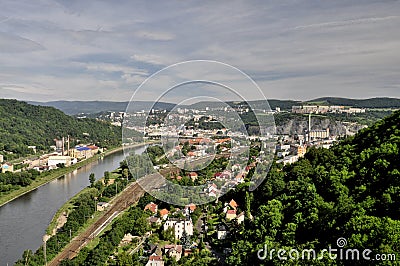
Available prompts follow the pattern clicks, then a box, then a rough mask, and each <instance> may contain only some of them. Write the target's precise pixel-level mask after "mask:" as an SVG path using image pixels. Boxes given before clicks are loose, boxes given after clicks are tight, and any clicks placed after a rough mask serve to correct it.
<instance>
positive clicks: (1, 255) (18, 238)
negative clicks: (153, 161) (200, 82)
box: [0, 147, 145, 266]
mask: <svg viewBox="0 0 400 266" xmlns="http://www.w3.org/2000/svg"><path fill="white" fill-rule="evenodd" d="M144 149H145V148H144V147H140V148H134V149H132V151H135V153H142V152H143V151H144ZM123 159H124V153H123V151H118V152H115V153H113V154H110V155H108V156H106V157H105V158H103V159H99V160H98V161H95V162H93V163H90V164H87V165H86V166H83V167H82V168H80V169H78V170H75V171H74V172H72V173H70V174H67V175H65V176H64V177H61V178H59V179H56V180H53V181H51V182H49V183H47V184H45V185H43V186H41V187H39V188H37V189H35V190H33V191H31V192H29V193H27V194H25V195H22V196H21V197H19V198H17V199H15V200H13V201H11V202H9V203H7V204H6V205H3V206H2V207H0V265H1V266H2V265H7V264H9V265H13V264H14V263H15V262H16V261H17V260H18V259H20V258H21V257H22V253H23V251H24V250H26V249H31V250H33V252H35V251H36V250H37V249H38V248H39V246H40V245H41V244H42V237H43V235H44V234H45V232H46V228H47V227H48V225H49V223H50V221H51V219H52V218H53V216H54V214H55V213H56V212H57V210H58V209H59V208H60V207H61V206H62V205H63V204H64V203H65V202H66V201H67V200H68V199H70V198H71V197H72V196H74V195H76V194H77V193H78V192H79V191H81V190H82V189H83V188H85V187H87V186H88V185H89V174H90V173H94V174H95V177H96V179H98V178H101V177H102V176H103V175H104V172H105V171H113V170H115V169H116V168H118V167H119V163H120V162H121V161H122V160H123Z"/></svg>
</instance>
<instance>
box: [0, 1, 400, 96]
mask: <svg viewBox="0 0 400 266" xmlns="http://www.w3.org/2000/svg"><path fill="white" fill-rule="evenodd" d="M0 6H1V8H0V98H16V99H23V100H37V101H52V100H114V101H127V100H129V99H130V98H131V96H132V93H133V92H134V91H135V89H136V88H137V87H138V86H139V85H140V84H141V83H142V82H143V81H144V80H145V79H146V78H147V77H149V76H150V75H152V74H154V73H155V72H157V71H159V70H161V69H163V68H164V67H166V66H168V65H171V64H175V63H178V62H182V61H187V60H196V59H206V60H216V61H220V62H223V63H226V64H229V65H232V66H234V67H236V68H238V69H240V70H242V71H243V72H245V73H246V74H248V75H249V76H250V77H251V78H252V79H254V80H255V81H256V82H257V84H258V85H259V87H260V88H261V90H262V91H263V93H264V94H265V96H266V97H267V98H278V99H300V100H303V99H312V98H317V97H322V96H339V97H353V98H367V97H376V96H389V97H400V81H399V79H400V33H399V32H400V31H399V28H400V15H399V14H400V3H399V2H398V1H375V2H373V1H361V0H360V1H351V0H346V1H308V0H304V1H301V0H298V1H296V0H293V1H161V0H160V1H130V0H126V1H78V0H76V1H70V0H68V1H67V0H65V1H62V0H58V1H53V0H38V1H31V0H26V1H23V0H10V1H7V0H0ZM159 93H160V92H159V91H157V89H154V90H149V91H147V92H146V93H145V94H143V95H145V97H146V98H147V99H148V100H153V99H155V98H158V96H159ZM257 95H258V94H257V93H252V91H251V90H250V89H249V91H248V95H246V96H247V97H249V99H251V98H252V97H253V98H256V97H257Z"/></svg>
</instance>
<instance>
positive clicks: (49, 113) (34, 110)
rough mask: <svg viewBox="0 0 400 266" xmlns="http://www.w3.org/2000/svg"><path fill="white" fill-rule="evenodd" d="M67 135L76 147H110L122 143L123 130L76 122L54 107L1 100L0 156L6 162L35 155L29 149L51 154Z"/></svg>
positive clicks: (98, 122) (103, 124) (107, 125)
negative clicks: (49, 151) (87, 144)
mask: <svg viewBox="0 0 400 266" xmlns="http://www.w3.org/2000/svg"><path fill="white" fill-rule="evenodd" d="M84 133H85V134H84ZM67 135H70V137H71V140H72V144H76V143H94V144H96V145H99V146H101V147H109V146H115V145H117V144H119V143H120V141H121V129H120V128H118V127H115V126H112V125H110V124H108V123H104V122H100V121H96V120H94V119H76V118H73V117H70V116H68V115H66V114H64V113H63V112H61V111H60V110H58V109H55V108H53V107H43V106H34V105H30V104H27V103H25V102H20V101H17V100H6V99H0V136H1V138H0V154H3V155H4V156H5V159H6V160H10V159H13V158H16V157H19V156H24V155H27V154H29V153H32V150H30V149H28V146H36V147H37V149H38V150H42V151H47V150H49V146H51V145H55V142H54V139H56V138H61V137H63V136H64V137H66V136H67ZM72 144H71V145H72Z"/></svg>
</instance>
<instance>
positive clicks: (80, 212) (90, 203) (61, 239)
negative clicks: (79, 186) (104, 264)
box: [15, 189, 97, 266]
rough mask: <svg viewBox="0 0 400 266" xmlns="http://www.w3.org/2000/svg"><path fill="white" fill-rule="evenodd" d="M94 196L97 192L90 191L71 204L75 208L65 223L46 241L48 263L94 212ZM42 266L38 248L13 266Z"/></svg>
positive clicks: (26, 254) (41, 251) (41, 253)
mask: <svg viewBox="0 0 400 266" xmlns="http://www.w3.org/2000/svg"><path fill="white" fill-rule="evenodd" d="M96 196H97V190H96V189H90V190H88V191H87V192H86V193H83V194H81V195H80V196H79V197H78V198H77V199H76V200H75V201H74V202H72V204H73V205H74V206H75V208H74V209H73V210H72V211H71V212H70V213H69V215H68V220H67V222H66V223H65V224H64V226H63V227H62V228H60V229H59V230H58V232H57V234H56V235H54V236H52V237H50V238H49V239H48V240H47V259H48V261H49V260H50V259H51V258H53V257H54V256H55V255H56V254H58V252H60V251H61V250H62V248H63V247H65V246H66V245H67V244H68V243H69V242H70V241H71V238H70V236H72V237H74V236H75V235H76V233H77V231H78V229H79V227H80V226H82V225H83V224H84V223H85V222H86V221H87V220H88V219H89V218H90V217H91V216H92V214H93V213H94V210H95V205H94V203H95V199H94V198H95V197H96ZM84 250H85V249H84ZM81 252H82V251H81ZM83 253H85V252H83ZM27 260H29V263H26V261H27ZM44 264H45V263H44V254H43V248H42V247H40V248H39V249H38V250H37V251H36V252H35V253H32V251H29V250H27V251H25V252H24V254H23V255H22V258H21V259H20V260H18V261H17V262H16V264H15V265H21V266H22V265H32V266H34V265H35V266H36V265H37V266H39V265H40V266H42V265H44ZM63 265H71V264H63ZM72 265H74V264H72Z"/></svg>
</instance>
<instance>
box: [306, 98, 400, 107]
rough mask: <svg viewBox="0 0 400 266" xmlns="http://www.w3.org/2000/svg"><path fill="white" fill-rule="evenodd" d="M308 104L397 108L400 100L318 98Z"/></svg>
mask: <svg viewBox="0 0 400 266" xmlns="http://www.w3.org/2000/svg"><path fill="white" fill-rule="evenodd" d="M308 102H322V103H324V104H328V105H344V106H353V107H361V108H399V107H400V99H397V98H388V97H380V98H370V99H349V98H338V97H324V98H318V99H315V100H312V101H308Z"/></svg>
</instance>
